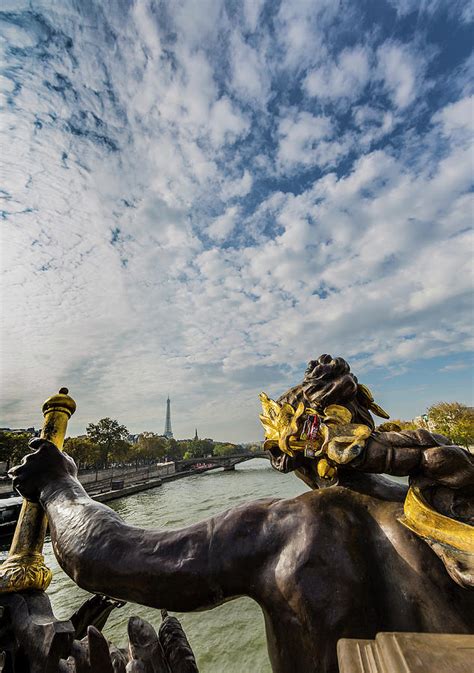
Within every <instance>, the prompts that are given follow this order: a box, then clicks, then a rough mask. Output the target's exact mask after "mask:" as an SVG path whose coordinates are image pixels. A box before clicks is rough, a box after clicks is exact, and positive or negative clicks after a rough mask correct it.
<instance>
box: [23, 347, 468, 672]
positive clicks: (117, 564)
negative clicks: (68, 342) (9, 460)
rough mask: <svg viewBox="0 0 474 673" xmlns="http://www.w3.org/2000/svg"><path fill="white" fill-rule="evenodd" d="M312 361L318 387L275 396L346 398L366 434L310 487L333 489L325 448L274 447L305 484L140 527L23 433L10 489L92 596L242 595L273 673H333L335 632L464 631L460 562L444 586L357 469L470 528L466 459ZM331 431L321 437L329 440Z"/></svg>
mask: <svg viewBox="0 0 474 673" xmlns="http://www.w3.org/2000/svg"><path fill="white" fill-rule="evenodd" d="M322 358H323V359H321V358H320V359H319V360H318V361H315V362H314V363H312V365H313V366H312V367H311V370H310V371H312V372H313V373H315V372H316V374H317V373H318V372H320V373H321V374H324V376H321V377H319V382H318V376H313V379H315V381H313V382H312V383H311V386H309V387H308V386H306V382H304V383H303V384H302V386H300V387H298V388H297V389H292V390H291V391H288V393H286V395H285V396H284V397H283V399H280V401H279V403H277V404H280V407H281V405H282V404H284V403H285V402H287V403H288V404H289V405H290V406H291V407H292V408H293V412H295V411H296V409H295V406H296V407H298V406H299V402H298V400H299V396H301V397H302V398H303V399H302V400H301V401H303V402H304V404H306V401H307V402H308V406H311V405H312V406H311V409H313V407H317V409H313V411H318V409H319V412H320V413H321V415H323V413H324V409H327V407H329V406H331V404H333V405H339V406H343V407H344V408H346V409H349V411H350V416H351V421H352V423H353V424H356V425H367V423H368V422H369V423H370V426H369V427H370V432H369V434H368V436H367V437H366V438H365V439H363V440H361V441H363V445H358V446H359V448H357V449H355V450H354V451H352V453H351V452H349V453H350V456H351V459H350V460H349V461H348V462H346V463H342V464H338V465H337V478H338V480H339V483H338V485H333V486H332V487H331V488H326V489H320V488H318V487H319V486H320V485H324V484H322V482H323V481H324V477H328V476H329V477H330V478H329V480H327V481H328V482H329V483H333V482H334V479H333V477H334V473H332V472H331V470H327V469H326V468H324V471H323V476H321V474H320V473H319V472H318V468H317V465H318V463H319V462H320V461H322V460H323V459H324V460H325V461H326V464H327V465H328V466H329V468H331V469H333V470H334V469H335V468H334V465H331V462H334V461H332V459H331V457H330V456H329V454H328V453H324V454H321V455H320V456H319V457H318V456H316V457H315V456H314V453H315V452H313V456H310V457H308V456H306V455H304V451H299V452H296V451H293V454H294V455H293V456H292V455H289V454H288V453H285V452H284V451H282V450H281V449H280V447H279V445H278V442H276V444H277V446H275V445H273V446H271V447H270V450H271V452H272V462H273V464H274V466H275V467H277V469H279V470H281V471H289V470H296V472H297V474H298V475H299V476H300V477H302V478H303V479H304V480H305V481H306V482H307V483H308V484H309V485H311V486H312V488H313V489H314V490H312V491H310V492H308V493H305V494H303V495H301V496H299V497H297V498H293V499H290V500H278V499H266V500H259V501H256V502H251V503H246V504H244V505H241V506H239V507H236V508H234V509H232V510H230V511H228V512H224V513H223V514H220V515H217V516H215V517H212V518H211V519H209V520H207V521H203V522H201V523H198V524H195V525H193V526H189V527H187V528H184V529H181V530H176V531H160V530H154V531H150V530H143V529H140V528H137V527H134V526H129V525H127V524H126V523H125V522H124V521H123V520H122V519H121V518H120V517H119V516H118V515H117V514H116V513H115V512H113V511H112V510H110V509H109V508H108V507H106V506H104V505H102V504H99V503H96V502H94V501H92V500H91V499H90V498H89V496H88V495H87V494H86V492H85V491H84V489H83V488H82V486H81V485H80V483H79V482H78V480H77V478H76V467H75V464H74V462H73V461H72V459H70V458H69V457H68V456H67V455H65V454H61V452H60V451H58V449H57V448H56V447H55V446H54V445H53V444H51V443H50V442H48V441H45V440H41V439H36V440H33V441H32V448H34V449H36V451H35V453H33V454H31V455H30V456H28V457H27V458H26V459H25V461H24V463H23V464H22V465H21V466H19V467H17V468H15V469H14V470H13V471H12V475H13V477H14V486H15V488H17V490H18V491H19V492H20V493H22V495H24V496H25V497H26V498H27V499H29V500H31V501H33V502H40V503H41V505H42V507H43V508H44V509H45V511H46V513H47V516H48V520H49V524H50V530H51V539H52V543H53V549H54V552H55V554H56V556H57V558H58V561H59V563H60V564H61V566H62V567H63V569H64V570H65V571H66V573H68V574H69V575H70V576H71V577H72V578H73V579H74V581H75V582H76V583H77V584H78V585H79V586H81V587H83V588H84V589H87V590H89V591H91V592H94V593H104V594H107V595H108V596H111V597H113V598H115V599H118V600H125V601H132V602H136V603H141V604H143V605H148V606H150V607H155V608H166V609H169V610H177V611H189V610H198V609H201V610H202V609H207V608H212V607H214V606H217V605H219V604H221V603H223V602H225V601H228V600H231V599H233V598H235V597H238V596H242V595H246V596H250V597H251V598H253V599H254V600H255V601H257V602H258V603H259V605H260V606H261V608H262V610H263V613H264V616H265V624H266V632H267V639H268V650H269V655H270V659H271V662H272V666H273V670H274V671H275V672H276V673H290V672H291V673H308V672H309V671H318V672H319V673H336V671H337V670H338V669H337V658H336V644H337V641H338V640H339V638H341V637H356V638H367V639H370V638H374V637H375V635H376V634H377V632H379V631H418V632H433V633H459V634H462V633H470V632H472V631H473V628H474V594H473V593H472V591H470V590H468V589H466V588H463V587H462V586H460V583H461V584H463V580H464V579H466V571H465V568H464V575H463V571H462V568H461V571H460V575H459V576H458V577H457V578H456V579H457V581H453V579H452V577H453V576H454V575H455V573H454V574H453V573H451V576H450V575H449V574H448V572H446V564H445V563H444V562H443V561H442V560H441V559H440V557H439V556H438V555H437V554H435V553H434V551H433V547H432V546H430V545H429V544H426V541H425V540H424V539H422V538H421V537H420V536H419V535H418V534H417V533H415V532H413V531H412V530H410V528H409V527H407V526H406V525H404V524H402V523H401V522H400V519H401V518H402V517H403V503H404V501H405V497H406V494H407V488H406V487H404V486H402V485H396V484H391V483H389V482H388V481H387V480H386V479H384V478H383V477H381V476H379V475H378V474H367V473H368V472H369V473H378V472H387V471H388V472H389V473H392V474H406V475H411V477H412V479H413V480H414V481H417V483H418V484H419V486H420V487H422V488H423V489H424V491H423V492H424V493H431V496H430V497H431V499H432V504H433V506H436V507H439V508H440V509H442V510H443V511H444V515H446V514H449V513H450V514H451V515H452V516H453V519H452V520H455V518H456V516H458V522H459V523H461V524H462V525H468V523H467V518H468V517H469V516H470V513H469V509H470V506H469V501H468V498H469V496H470V494H472V489H473V484H474V478H473V475H474V465H473V461H472V458H471V457H470V456H469V455H468V454H467V453H466V452H465V451H463V450H462V449H460V448H459V447H450V446H449V445H448V444H447V443H446V442H447V440H446V439H445V438H443V437H441V436H439V435H433V434H431V433H429V432H427V431H418V432H404V433H403V432H396V431H391V432H384V431H378V432H377V431H374V430H373V425H374V424H373V421H372V419H371V417H370V414H369V410H370V408H371V405H374V404H375V402H373V400H370V394H369V393H368V392H366V391H364V390H363V389H362V392H361V389H360V388H359V387H358V385H359V384H358V383H357V379H355V377H353V376H352V374H350V376H351V377H352V379H350V378H348V375H349V373H350V372H349V370H348V365H347V363H344V361H342V359H336V360H334V359H333V358H331V357H330V356H322ZM331 363H334V364H331ZM310 365H311V363H310ZM318 367H319V368H320V369H319V370H318V369H317V368H318ZM346 367H347V368H346ZM343 370H344V371H343ZM341 376H342V378H343V380H342V381H339V383H338V379H340V378H341ZM351 390H352V393H351V392H350V391H351ZM308 391H309V392H308ZM267 399H268V398H267ZM296 402H298V404H296ZM369 403H370V404H369ZM293 405H295V406H293ZM318 405H319V406H318ZM303 406H304V405H303ZM359 407H360V408H359ZM336 411H337V410H336ZM380 411H382V410H380ZM338 413H342V418H343V420H344V418H345V420H347V417H346V416H344V413H343V412H338ZM302 416H304V414H302ZM336 417H337V413H336ZM327 418H329V417H327ZM350 424H351V423H349V425H350ZM297 425H298V424H296V427H297ZM329 425H330V423H329ZM343 425H344V424H343ZM346 425H347V423H346ZM333 427H335V426H333ZM331 432H333V431H331ZM336 435H337V432H335V431H334V432H333V434H331V433H330V432H329V431H328V434H327V436H326V439H328V438H329V439H328V441H329V440H331V438H334V437H336ZM357 436H358V437H360V436H361V435H357ZM292 437H293V439H292ZM273 441H276V440H273ZM282 441H283V442H284V443H285V442H288V446H289V447H290V450H292V449H291V446H292V442H295V441H296V442H298V441H300V438H299V437H298V436H296V435H291V433H286V434H285V437H283V438H282ZM327 443H328V442H327ZM336 444H337V442H336ZM336 444H335V445H336ZM346 444H347V442H346ZM351 444H354V442H349V445H351ZM284 445H285V446H286V444H284ZM335 445H334V446H335ZM345 448H347V447H346V446H344V447H343V451H344V450H345ZM355 454H357V455H355ZM331 455H335V456H336V457H337V455H338V454H337V452H336V453H335V454H331ZM341 455H342V454H341ZM344 455H349V454H344ZM328 456H329V458H328ZM328 460H329V462H328ZM336 462H337V461H336ZM430 489H431V490H430ZM466 503H467V504H466ZM443 508H444V509H443ZM455 515H456V516H455ZM463 517H464V519H463ZM466 517H467V518H466ZM435 551H436V550H435ZM448 570H449V568H448ZM458 570H459V569H458Z"/></svg>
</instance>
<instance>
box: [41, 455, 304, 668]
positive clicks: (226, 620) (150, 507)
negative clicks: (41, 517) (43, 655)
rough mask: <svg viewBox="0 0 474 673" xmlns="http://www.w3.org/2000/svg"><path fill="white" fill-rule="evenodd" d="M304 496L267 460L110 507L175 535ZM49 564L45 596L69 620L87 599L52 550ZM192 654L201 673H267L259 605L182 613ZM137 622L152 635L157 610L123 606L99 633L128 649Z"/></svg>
mask: <svg viewBox="0 0 474 673" xmlns="http://www.w3.org/2000/svg"><path fill="white" fill-rule="evenodd" d="M305 490H307V487H306V486H305V485H304V484H303V482H301V481H300V480H299V479H298V478H297V477H295V476H294V475H291V474H289V475H282V474H280V473H278V472H276V471H274V470H273V469H272V468H271V467H270V465H269V463H268V461H266V460H262V459H255V460H252V461H249V462H248V463H243V464H242V465H239V466H237V468H236V470H235V472H223V471H221V470H218V471H215V472H208V473H206V474H204V475H200V476H192V477H187V478H184V479H180V480H178V481H174V482H169V483H166V484H164V485H163V486H161V487H159V488H156V489H152V490H150V491H144V492H143V493H138V494H136V495H133V496H129V497H127V498H122V499H121V500H116V501H114V502H111V503H110V505H111V506H112V508H113V509H114V510H116V511H117V512H118V513H119V514H120V515H121V516H122V517H123V518H124V519H125V520H126V521H127V522H129V523H131V524H134V525H137V526H141V527H143V528H153V527H161V528H180V527H182V526H185V525H187V524H191V523H195V522H196V521H200V520H202V519H205V518H207V517H209V516H211V515H213V514H216V513H218V512H222V511H224V510H226V509H229V508H231V507H233V506H235V505H237V504H239V503H241V502H244V501H248V500H255V499H257V498H263V497H282V498H285V497H292V496H295V495H298V494H299V493H302V492H304V491H305ZM45 556H46V561H47V563H48V565H49V567H50V568H52V570H53V572H54V578H53V581H52V583H51V586H50V588H49V589H48V594H49V597H50V599H51V602H52V604H53V608H54V611H55V614H56V616H58V617H60V618H67V617H69V616H70V615H71V613H72V612H73V611H74V610H75V609H76V608H77V607H78V606H79V605H80V604H81V602H82V601H83V600H84V599H85V598H87V596H88V594H87V593H86V592H85V591H82V590H81V589H79V588H78V587H77V586H76V585H75V584H74V583H73V582H72V580H70V579H69V578H68V577H67V576H66V575H65V574H64V573H63V572H62V570H61V569H60V568H59V566H58V564H57V562H56V559H55V558H54V555H53V552H52V550H51V545H50V543H47V544H46V546H45ZM176 614H177V616H178V617H179V618H180V619H181V620H182V624H183V626H184V628H185V630H186V634H187V636H188V639H189V641H190V643H191V645H192V647H193V650H194V653H195V655H196V658H197V661H198V665H199V670H200V672H201V673H247V672H251V673H270V671H271V668H270V664H269V661H268V656H267V649H266V642H265V631H264V622H263V616H262V613H261V611H260V608H259V607H258V605H257V604H256V603H255V602H253V601H252V600H251V599H248V598H239V599H237V600H234V601H231V602H230V603H226V604H225V605H222V606H220V607H218V608H216V609H214V610H209V611H206V612H199V613H188V614H179V613H176ZM131 615H139V616H140V617H144V618H145V619H147V620H148V621H149V622H151V623H152V624H153V625H154V626H155V627H156V628H157V627H158V626H159V624H160V622H161V617H160V614H159V612H158V611H156V610H151V609H150V608H144V607H142V606H139V605H129V604H127V605H126V606H124V607H123V608H121V609H119V610H116V611H115V612H113V613H112V615H111V616H110V618H109V621H108V624H107V626H106V628H105V629H104V633H105V634H106V636H107V637H108V638H109V639H110V640H112V641H113V642H114V643H115V644H116V645H119V646H121V645H122V644H125V642H126V632H127V621H128V618H129V617H130V616H131Z"/></svg>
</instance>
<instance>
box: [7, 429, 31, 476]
mask: <svg viewBox="0 0 474 673" xmlns="http://www.w3.org/2000/svg"><path fill="white" fill-rule="evenodd" d="M31 438H32V435H30V434H28V433H21V434H20V433H16V432H1V433H0V461H2V462H6V464H7V472H8V470H9V469H10V468H11V467H12V466H13V465H17V464H18V463H20V462H21V459H22V458H23V457H24V456H26V454H27V453H31V449H30V448H29V446H28V442H29V441H30V439H31Z"/></svg>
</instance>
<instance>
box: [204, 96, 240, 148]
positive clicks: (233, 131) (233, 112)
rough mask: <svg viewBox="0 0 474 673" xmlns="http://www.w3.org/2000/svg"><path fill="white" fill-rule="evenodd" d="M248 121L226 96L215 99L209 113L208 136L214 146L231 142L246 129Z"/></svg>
mask: <svg viewBox="0 0 474 673" xmlns="http://www.w3.org/2000/svg"><path fill="white" fill-rule="evenodd" d="M249 125H250V124H249V121H248V119H246V118H245V117H244V115H242V114H241V113H240V112H239V111H238V110H237V109H236V108H235V106H233V105H232V102H231V100H230V99H229V98H228V97H227V96H223V97H222V98H219V100H218V101H216V102H215V103H214V105H213V107H212V110H211V115H210V123H209V127H210V136H211V140H212V143H213V144H214V145H215V146H220V145H223V144H224V142H226V143H233V142H235V140H237V138H239V136H241V135H242V134H244V133H245V132H246V131H248V128H249Z"/></svg>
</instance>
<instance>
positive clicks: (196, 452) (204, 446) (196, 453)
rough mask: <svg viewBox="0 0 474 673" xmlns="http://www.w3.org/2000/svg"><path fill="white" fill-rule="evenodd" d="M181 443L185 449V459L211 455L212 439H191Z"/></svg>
mask: <svg viewBox="0 0 474 673" xmlns="http://www.w3.org/2000/svg"><path fill="white" fill-rule="evenodd" d="M180 443H181V442H180ZM182 445H183V448H184V449H185V451H186V453H185V454H184V457H185V459H188V458H204V457H205V456H209V455H212V450H213V448H214V442H213V441H212V439H191V440H189V441H186V442H183V444H182Z"/></svg>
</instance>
